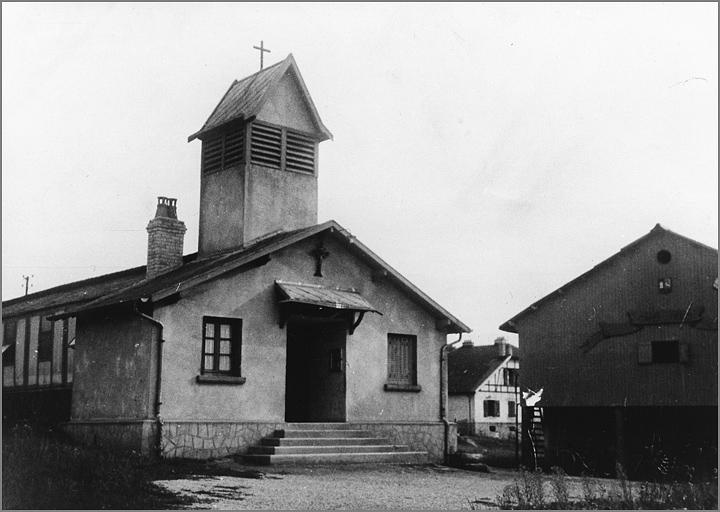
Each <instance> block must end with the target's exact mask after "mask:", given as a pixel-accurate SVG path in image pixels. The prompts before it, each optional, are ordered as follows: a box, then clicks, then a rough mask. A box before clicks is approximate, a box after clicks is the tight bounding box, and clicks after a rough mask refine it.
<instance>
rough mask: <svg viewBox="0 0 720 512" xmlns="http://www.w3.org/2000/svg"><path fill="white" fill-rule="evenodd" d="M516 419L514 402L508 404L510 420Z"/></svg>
mask: <svg viewBox="0 0 720 512" xmlns="http://www.w3.org/2000/svg"><path fill="white" fill-rule="evenodd" d="M514 417H515V402H513V401H512V400H511V401H509V402H508V418H514Z"/></svg>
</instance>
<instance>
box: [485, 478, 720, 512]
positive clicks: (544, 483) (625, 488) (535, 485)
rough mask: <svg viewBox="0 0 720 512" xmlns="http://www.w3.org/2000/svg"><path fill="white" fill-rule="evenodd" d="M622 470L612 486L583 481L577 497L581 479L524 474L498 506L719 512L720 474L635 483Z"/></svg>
mask: <svg viewBox="0 0 720 512" xmlns="http://www.w3.org/2000/svg"><path fill="white" fill-rule="evenodd" d="M618 469H619V471H618V473H619V478H618V479H616V480H611V481H610V483H609V485H606V483H607V481H606V482H603V481H601V480H597V479H593V478H588V477H582V478H581V479H580V494H579V495H577V494H578V493H576V496H575V497H573V495H572V493H571V487H572V485H574V486H575V487H577V479H572V480H571V479H570V478H568V477H567V476H566V475H565V473H564V472H563V471H562V469H560V468H553V472H552V474H551V475H545V474H543V473H542V472H540V471H537V472H533V471H527V470H523V471H521V472H520V475H519V477H518V478H517V479H516V480H515V481H514V482H513V483H512V484H510V485H507V486H506V487H505V488H504V489H503V492H502V494H501V495H499V496H498V497H497V498H496V503H495V504H496V505H497V506H498V507H499V508H501V509H503V510H571V509H572V510H648V509H649V510H670V509H672V510H677V509H686V510H687V509H691V510H701V509H703V510H717V506H718V482H717V472H716V473H715V478H714V479H713V480H712V481H709V482H692V481H690V480H689V479H688V480H687V481H669V482H632V481H630V480H628V479H627V478H626V476H625V474H624V472H623V471H622V468H618ZM477 503H480V502H477ZM472 505H473V503H471V506H472ZM473 508H474V507H473Z"/></svg>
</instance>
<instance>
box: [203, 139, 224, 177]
mask: <svg viewBox="0 0 720 512" xmlns="http://www.w3.org/2000/svg"><path fill="white" fill-rule="evenodd" d="M222 149H223V137H222V135H221V136H218V137H213V138H212V139H208V140H204V141H203V145H202V170H203V172H205V173H209V172H215V171H219V170H220V169H222Z"/></svg>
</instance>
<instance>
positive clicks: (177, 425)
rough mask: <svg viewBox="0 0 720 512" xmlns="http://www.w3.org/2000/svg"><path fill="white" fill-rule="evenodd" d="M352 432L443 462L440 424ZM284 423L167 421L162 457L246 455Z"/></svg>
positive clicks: (453, 440) (381, 425)
mask: <svg viewBox="0 0 720 512" xmlns="http://www.w3.org/2000/svg"><path fill="white" fill-rule="evenodd" d="M347 424H348V425H352V428H355V429H359V430H368V431H371V432H373V433H375V434H376V435H377V436H378V437H385V438H387V439H389V440H390V441H391V442H392V443H394V444H402V445H407V446H408V447H409V448H410V449H411V450H420V451H426V452H428V454H429V458H430V459H431V460H433V461H438V462H441V461H443V458H444V452H443V450H444V435H445V426H444V425H443V423H441V422H354V421H353V422H348V423H347ZM286 425H287V424H286V423H282V422H280V423H265V422H259V421H254V422H237V421H211V420H208V421H177V420H166V421H165V422H164V424H163V427H162V455H163V457H183V458H193V459H207V458H211V457H224V456H227V455H232V454H235V453H246V452H247V450H248V448H250V447H251V446H254V445H256V444H258V443H259V442H260V440H261V439H262V438H263V437H268V436H271V435H272V434H273V432H274V431H275V430H280V429H283V428H286ZM449 430H450V432H449V436H448V437H449V441H450V442H449V449H450V453H454V452H455V451H456V447H457V430H456V428H455V424H454V423H451V424H450V429H449Z"/></svg>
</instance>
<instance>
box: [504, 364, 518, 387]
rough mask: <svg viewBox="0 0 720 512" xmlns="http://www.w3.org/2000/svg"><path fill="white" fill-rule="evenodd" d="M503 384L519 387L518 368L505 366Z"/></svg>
mask: <svg viewBox="0 0 720 512" xmlns="http://www.w3.org/2000/svg"><path fill="white" fill-rule="evenodd" d="M503 385H504V386H510V387H513V388H514V387H517V385H518V370H517V368H503Z"/></svg>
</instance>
